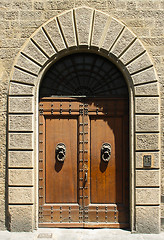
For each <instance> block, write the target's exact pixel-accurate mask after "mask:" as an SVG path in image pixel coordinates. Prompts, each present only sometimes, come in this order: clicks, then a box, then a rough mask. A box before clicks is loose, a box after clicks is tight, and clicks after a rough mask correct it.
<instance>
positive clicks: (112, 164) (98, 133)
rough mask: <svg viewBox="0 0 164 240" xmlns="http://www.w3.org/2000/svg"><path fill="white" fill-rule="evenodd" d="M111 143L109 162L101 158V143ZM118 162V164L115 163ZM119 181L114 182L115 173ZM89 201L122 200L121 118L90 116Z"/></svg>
mask: <svg viewBox="0 0 164 240" xmlns="http://www.w3.org/2000/svg"><path fill="white" fill-rule="evenodd" d="M105 142H107V143H110V144H111V158H110V160H109V162H107V163H106V162H104V161H103V160H102V159H101V147H102V144H103V143H105ZM116 162H118V164H116ZM117 174H118V175H119V182H118V183H117V184H116V175H117ZM90 198H91V203H97V204H105V203H107V204H109V203H116V202H122V118H121V117H115V118H114V117H104V116H102V117H91V196H90Z"/></svg>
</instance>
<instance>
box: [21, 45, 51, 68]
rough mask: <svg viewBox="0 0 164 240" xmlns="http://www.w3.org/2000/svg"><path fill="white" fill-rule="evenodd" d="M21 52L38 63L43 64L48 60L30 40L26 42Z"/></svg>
mask: <svg viewBox="0 0 164 240" xmlns="http://www.w3.org/2000/svg"><path fill="white" fill-rule="evenodd" d="M22 52H23V53H25V54H26V55H27V56H28V57H30V58H31V59H33V60H35V62H36V63H37V64H40V65H44V64H45V63H46V61H47V60H48V58H47V57H46V56H45V54H43V53H42V52H41V51H40V49H39V48H38V47H37V46H36V45H35V44H34V43H33V42H31V41H29V42H28V44H27V45H26V46H25V48H24V49H23V50H22Z"/></svg>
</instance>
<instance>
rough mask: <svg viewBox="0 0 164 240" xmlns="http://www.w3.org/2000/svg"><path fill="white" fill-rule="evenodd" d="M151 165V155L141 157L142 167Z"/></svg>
mask: <svg viewBox="0 0 164 240" xmlns="http://www.w3.org/2000/svg"><path fill="white" fill-rule="evenodd" d="M151 165H152V159H151V155H144V156H143V166H144V167H151Z"/></svg>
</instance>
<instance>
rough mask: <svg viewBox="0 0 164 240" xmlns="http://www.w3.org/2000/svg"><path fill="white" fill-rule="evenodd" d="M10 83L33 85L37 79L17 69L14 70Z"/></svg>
mask: <svg viewBox="0 0 164 240" xmlns="http://www.w3.org/2000/svg"><path fill="white" fill-rule="evenodd" d="M12 81H17V82H21V83H28V84H31V85H35V84H36V81H37V78H36V77H35V76H33V75H31V74H29V73H26V72H24V71H21V70H19V69H18V68H14V71H13V74H12Z"/></svg>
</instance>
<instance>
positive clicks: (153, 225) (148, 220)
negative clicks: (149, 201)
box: [136, 206, 160, 233]
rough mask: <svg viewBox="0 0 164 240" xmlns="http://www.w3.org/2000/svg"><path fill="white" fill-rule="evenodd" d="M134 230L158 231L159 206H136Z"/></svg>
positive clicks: (144, 231) (138, 231)
mask: <svg viewBox="0 0 164 240" xmlns="http://www.w3.org/2000/svg"><path fill="white" fill-rule="evenodd" d="M136 231H137V233H159V232H160V207H159V206H136Z"/></svg>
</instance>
